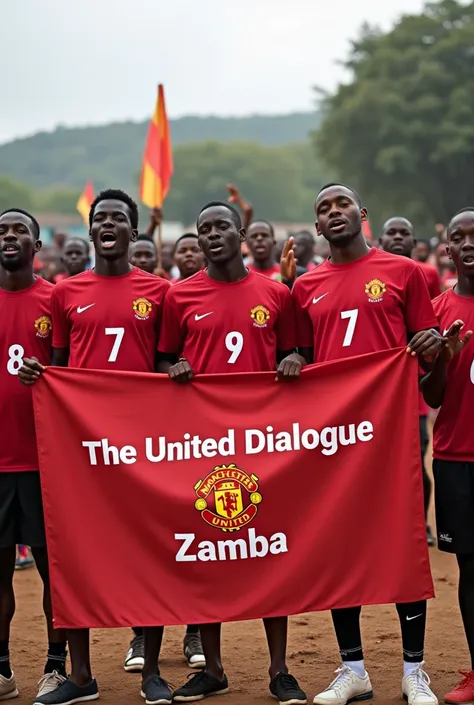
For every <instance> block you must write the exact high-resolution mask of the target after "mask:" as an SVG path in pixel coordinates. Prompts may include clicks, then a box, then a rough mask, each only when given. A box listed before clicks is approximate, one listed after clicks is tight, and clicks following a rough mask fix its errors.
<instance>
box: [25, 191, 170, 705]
mask: <svg viewBox="0 0 474 705" xmlns="http://www.w3.org/2000/svg"><path fill="white" fill-rule="evenodd" d="M89 224H90V238H91V240H92V242H93V244H94V248H95V253H96V260H95V268H94V269H93V270H90V271H87V272H83V273H82V274H78V275H77V276H75V277H71V278H69V279H65V280H64V281H62V282H59V284H57V285H56V287H55V288H54V291H53V294H52V297H51V313H52V322H53V357H52V364H53V365H59V366H61V367H66V366H67V367H78V368H87V369H96V370H129V371H133V372H153V371H154V370H155V363H156V349H157V344H158V335H159V331H160V326H161V318H162V308H163V301H164V297H165V293H166V290H167V289H168V288H169V283H168V282H166V281H165V280H164V279H161V278H160V277H156V276H154V275H152V274H148V273H146V272H142V271H140V270H139V269H136V268H135V267H132V266H130V264H129V262H128V247H129V243H130V242H131V241H134V240H135V239H136V237H137V227H138V210H137V205H136V203H135V202H134V201H133V200H132V199H131V198H130V196H128V195H127V194H125V193H123V191H119V190H113V189H110V190H107V191H103V192H102V193H100V194H99V195H98V196H97V198H96V199H95V201H94V203H93V204H92V207H91V211H90V215H89ZM43 371H44V368H43V367H42V365H41V364H40V363H39V362H38V361H37V360H34V359H26V358H25V359H24V361H23V367H22V368H21V370H20V372H19V376H20V379H21V380H22V382H24V383H25V384H33V383H34V382H35V381H36V380H37V379H38V377H39V376H40V374H41V373H42V372H43ZM67 635H68V642H69V648H70V653H71V664H72V673H71V676H70V678H69V680H67V681H64V682H63V683H61V685H60V686H59V687H58V688H57V689H56V690H55V691H53V692H51V693H49V694H48V695H45V696H43V697H40V698H37V699H36V700H35V705H66V704H68V705H69V703H77V702H84V701H88V700H95V699H97V698H98V697H99V690H98V686H97V682H96V680H95V678H93V677H92V672H91V665H90V648H89V630H88V629H74V630H68V634H67ZM145 642H146V637H145ZM145 646H146V643H145ZM143 693H144V696H145V698H146V701H147V702H157V701H158V702H163V703H166V702H171V693H170V691H169V688H168V686H167V684H166V683H165V681H163V680H162V679H161V678H159V676H157V675H153V677H152V678H150V679H148V680H146V681H145V682H144V683H143Z"/></svg>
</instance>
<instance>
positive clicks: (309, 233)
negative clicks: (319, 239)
mask: <svg viewBox="0 0 474 705" xmlns="http://www.w3.org/2000/svg"><path fill="white" fill-rule="evenodd" d="M298 235H306V237H309V238H310V239H311V242H312V243H313V245H315V244H316V238H315V237H314V235H313V233H311V232H310V231H309V230H298V231H297V232H296V233H293V234H292V235H291V237H297V236H298Z"/></svg>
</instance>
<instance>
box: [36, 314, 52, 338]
mask: <svg viewBox="0 0 474 705" xmlns="http://www.w3.org/2000/svg"><path fill="white" fill-rule="evenodd" d="M35 328H36V335H37V337H38V338H47V337H48V335H49V334H50V333H51V330H52V328H53V326H52V323H51V319H50V317H49V316H40V317H39V318H37V319H36V321H35Z"/></svg>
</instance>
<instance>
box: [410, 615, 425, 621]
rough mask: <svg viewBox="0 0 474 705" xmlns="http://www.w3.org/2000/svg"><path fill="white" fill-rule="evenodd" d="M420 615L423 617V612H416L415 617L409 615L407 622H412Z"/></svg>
mask: <svg viewBox="0 0 474 705" xmlns="http://www.w3.org/2000/svg"><path fill="white" fill-rule="evenodd" d="M418 617H423V615H422V614H415V616H414V617H408V615H407V622H411V620H412V619H418Z"/></svg>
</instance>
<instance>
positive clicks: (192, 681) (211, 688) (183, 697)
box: [173, 671, 229, 703]
mask: <svg viewBox="0 0 474 705" xmlns="http://www.w3.org/2000/svg"><path fill="white" fill-rule="evenodd" d="M228 691H229V683H228V681H227V676H226V675H225V674H224V676H223V677H222V680H218V679H217V678H214V676H210V675H209V674H208V673H206V671H200V672H199V673H196V674H195V675H194V676H191V677H190V678H189V680H188V682H187V683H185V684H184V685H182V686H181V688H178V690H175V691H174V693H173V700H174V701H175V702H178V703H191V702H193V701H194V700H202V699H203V698H207V697H208V696H209V695H224V694H225V693H227V692H228Z"/></svg>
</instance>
